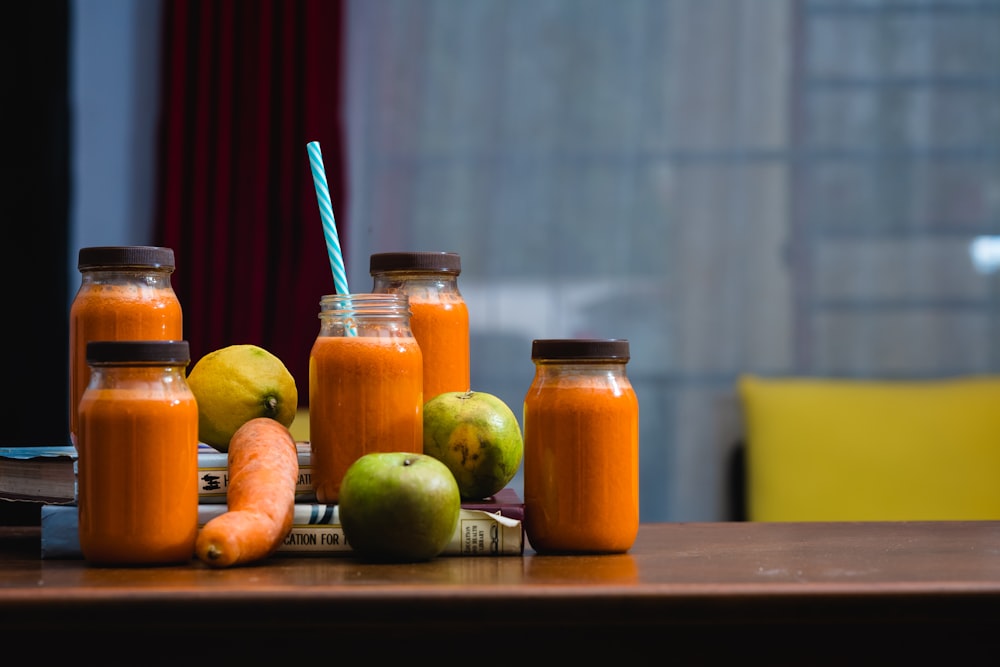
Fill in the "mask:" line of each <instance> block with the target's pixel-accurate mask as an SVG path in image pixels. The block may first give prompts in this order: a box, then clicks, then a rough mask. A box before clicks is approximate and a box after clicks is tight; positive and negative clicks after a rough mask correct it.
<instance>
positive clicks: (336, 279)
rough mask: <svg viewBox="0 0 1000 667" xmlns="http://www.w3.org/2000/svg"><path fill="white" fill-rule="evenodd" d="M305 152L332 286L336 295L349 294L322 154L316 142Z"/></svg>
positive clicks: (307, 147)
mask: <svg viewBox="0 0 1000 667" xmlns="http://www.w3.org/2000/svg"><path fill="white" fill-rule="evenodd" d="M306 150H307V151H309V166H310V167H311V168H312V177H313V184H314V185H315V186H316V200H317V201H318V202H319V216H320V218H322V220H323V238H325V239H326V253H327V254H328V255H329V256H330V268H331V269H333V286H334V288H335V289H336V290H337V293H338V294H350V293H351V291H350V290H349V289H348V288H347V271H346V270H345V269H344V254H343V253H342V252H341V250H340V237H339V236H338V235H337V223H336V221H335V220H334V219H333V205H332V204H331V203H330V190H329V189H328V188H327V186H326V169H324V167H323V153H322V151H320V148H319V142H318V141H311V142H309V143H308V144H306Z"/></svg>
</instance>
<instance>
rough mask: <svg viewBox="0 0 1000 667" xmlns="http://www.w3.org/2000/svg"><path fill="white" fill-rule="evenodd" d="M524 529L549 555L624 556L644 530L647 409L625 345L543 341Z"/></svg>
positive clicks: (528, 424) (534, 388)
mask: <svg viewBox="0 0 1000 667" xmlns="http://www.w3.org/2000/svg"><path fill="white" fill-rule="evenodd" d="M531 360H532V362H534V364H535V377H534V379H533V381H532V384H531V387H530V388H529V389H528V392H527V394H526V396H525V399H524V527H525V532H526V533H527V536H528V541H529V542H530V544H531V546H532V548H534V549H535V550H536V551H538V552H539V553H560V552H561V553H621V552H625V551H628V549H630V548H631V547H632V543H633V542H634V541H635V537H636V534H637V532H638V529H639V403H638V400H637V399H636V395H635V391H634V390H633V389H632V384H631V382H630V381H629V379H628V376H627V374H626V370H625V367H626V364H627V363H628V360H629V343H628V341H627V340H624V339H551V340H535V341H533V342H532V346H531Z"/></svg>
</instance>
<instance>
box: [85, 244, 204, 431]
mask: <svg viewBox="0 0 1000 667" xmlns="http://www.w3.org/2000/svg"><path fill="white" fill-rule="evenodd" d="M77 266H78V268H79V270H80V275H81V283H80V288H79V290H78V291H77V293H76V296H75V297H74V299H73V304H72V306H71V307H70V313H69V384H70V406H69V408H70V438H71V440H72V442H73V444H74V445H78V442H77V440H78V438H77V433H78V430H79V421H78V414H77V408H78V406H79V403H80V398H81V397H82V396H83V392H84V390H85V389H86V388H87V384H88V381H89V379H90V368H89V367H88V366H87V358H86V356H87V342H88V341H92V340H180V339H182V338H183V337H184V335H183V321H182V313H181V304H180V301H179V300H178V299H177V294H176V293H175V292H174V289H173V287H172V286H171V284H170V275H171V274H172V273H173V271H174V251H173V250H171V249H170V248H161V247H155V246H106V247H92V248H81V249H80V253H79V261H78V264H77Z"/></svg>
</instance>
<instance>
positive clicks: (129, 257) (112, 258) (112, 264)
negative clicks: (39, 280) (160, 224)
mask: <svg viewBox="0 0 1000 667" xmlns="http://www.w3.org/2000/svg"><path fill="white" fill-rule="evenodd" d="M103 267H108V268H153V269H168V270H170V271H173V269H174V251H173V250H172V249H171V248H163V247H160V246H145V245H127V246H93V247H90V248H80V255H79V260H78V262H77V268H78V269H79V270H80V271H83V270H86V269H98V268H103Z"/></svg>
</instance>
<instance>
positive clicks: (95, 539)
mask: <svg viewBox="0 0 1000 667" xmlns="http://www.w3.org/2000/svg"><path fill="white" fill-rule="evenodd" d="M87 359H88V361H89V363H90V368H91V376H90V383H89V384H88V386H87V389H86V390H85V391H84V393H83V397H82V398H81V400H80V410H79V415H80V422H79V425H80V431H79V433H78V437H79V441H80V443H81V445H82V446H81V447H80V453H79V459H78V499H77V504H78V506H79V516H80V522H79V531H80V550H81V551H82V553H83V556H84V558H85V559H86V560H88V561H90V562H92V563H97V564H126V565H144V564H145V565H156V564H167V563H184V562H187V561H189V560H191V558H193V557H194V544H195V538H196V536H197V532H198V405H197V403H196V401H195V397H194V394H193V393H191V389H190V388H189V387H188V385H187V382H186V380H185V376H184V370H185V368H186V367H187V365H188V363H189V361H190V353H189V349H188V344H187V342H186V341H91V342H90V343H88V345H87Z"/></svg>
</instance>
